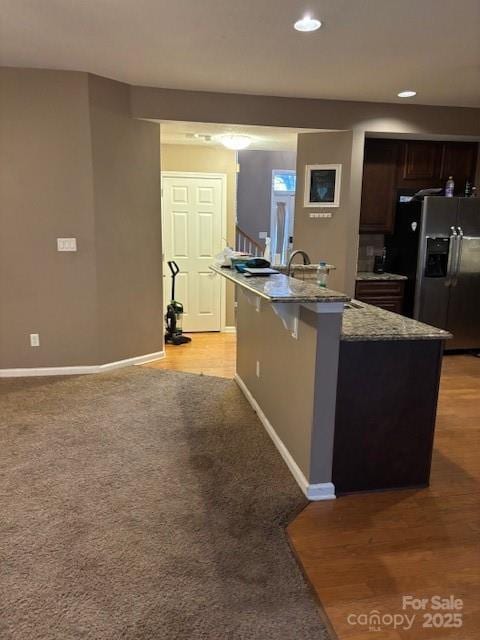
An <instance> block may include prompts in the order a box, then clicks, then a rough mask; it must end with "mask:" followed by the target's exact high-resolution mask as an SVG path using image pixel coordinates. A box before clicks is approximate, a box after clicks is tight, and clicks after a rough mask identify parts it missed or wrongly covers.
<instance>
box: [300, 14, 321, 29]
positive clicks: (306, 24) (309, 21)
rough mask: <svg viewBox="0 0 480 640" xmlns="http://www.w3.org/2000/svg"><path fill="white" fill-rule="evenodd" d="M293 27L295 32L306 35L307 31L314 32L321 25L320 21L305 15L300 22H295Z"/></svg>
mask: <svg viewBox="0 0 480 640" xmlns="http://www.w3.org/2000/svg"><path fill="white" fill-rule="evenodd" d="M293 26H294V28H295V29H296V30H297V31H302V32H304V33H306V32H308V31H316V30H317V29H320V27H321V26H322V23H321V22H320V20H317V19H316V18H312V17H311V16H309V15H306V16H304V17H303V18H302V19H301V20H297V21H296V22H295V24H294V25H293Z"/></svg>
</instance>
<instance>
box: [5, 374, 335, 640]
mask: <svg viewBox="0 0 480 640" xmlns="http://www.w3.org/2000/svg"><path fill="white" fill-rule="evenodd" d="M304 505H305V499H304V497H303V496H302V494H301V492H300V490H299V489H298V487H297V485H296V483H295V482H294V480H293V479H292V477H291V476H290V473H289V471H288V470H287V468H286V467H285V465H284V463H283V461H282V460H281V458H280V456H279V455H278V453H277V452H276V450H275V448H274V447H273V445H272V443H271V441H270V439H269V438H268V436H267V435H266V434H265V432H264V430H263V427H262V426H261V425H260V423H259V422H258V420H257V418H256V416H255V414H254V413H253V411H252V410H251V408H250V407H249V405H248V404H247V403H246V401H245V399H244V398H243V396H242V395H241V393H240V391H239V390H238V388H237V387H236V385H235V383H234V382H233V381H231V380H225V379H220V378H213V377H204V376H197V375H192V374H184V373H176V372H171V371H156V370H153V369H144V368H141V367H131V368H128V369H124V370H121V371H119V372H114V373H110V374H103V375H98V376H78V377H72V378H49V379H46V378H27V379H13V380H3V381H0V562H1V566H0V638H1V640H76V639H82V640H87V639H88V640H199V639H205V640H223V639H229V640H257V639H258V640H270V639H271V640H314V639H315V640H325V639H326V638H328V635H327V631H326V630H325V627H324V625H323V623H322V622H321V620H320V617H319V615H320V614H319V610H318V608H317V605H316V603H315V601H314V600H313V598H312V596H311V595H310V591H309V589H308V587H307V585H306V584H305V583H304V581H303V578H302V576H301V573H300V571H299V569H298V567H297V564H296V562H295V560H294V558H293V556H292V554H291V552H290V549H289V547H288V543H287V541H286V537H285V534H284V528H283V527H284V525H285V523H286V522H287V520H288V519H289V518H291V517H292V515H294V514H295V513H296V512H298V511H299V510H300V509H301V508H302V507H303V506H304Z"/></svg>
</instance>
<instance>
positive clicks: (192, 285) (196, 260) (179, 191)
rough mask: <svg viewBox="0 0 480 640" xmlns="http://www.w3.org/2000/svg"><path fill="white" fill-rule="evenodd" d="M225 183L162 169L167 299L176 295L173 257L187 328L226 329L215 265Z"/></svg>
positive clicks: (216, 176) (220, 243)
mask: <svg viewBox="0 0 480 640" xmlns="http://www.w3.org/2000/svg"><path fill="white" fill-rule="evenodd" d="M225 184H226V182H225V176H223V175H219V174H190V173H175V174H173V173H168V172H165V173H163V174H162V194H163V198H162V218H163V251H164V271H163V273H164V281H163V284H164V302H165V306H166V305H167V304H168V302H169V301H170V298H171V278H170V270H169V268H168V265H167V262H168V260H174V261H175V262H176V263H177V264H178V266H179V268H180V273H179V274H178V276H177V278H176V290H175V299H176V300H177V301H178V302H181V303H182V304H183V307H184V316H183V331H185V332H193V331H220V330H221V309H222V303H223V302H222V287H221V280H222V278H219V277H218V276H215V274H213V272H212V271H210V269H209V266H210V265H211V264H212V262H213V260H214V256H215V255H216V254H217V253H220V251H222V249H223V240H222V238H223V236H224V235H225V234H224V232H223V226H224V215H225V207H226V203H225V195H226V194H225Z"/></svg>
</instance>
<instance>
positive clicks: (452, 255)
mask: <svg viewBox="0 0 480 640" xmlns="http://www.w3.org/2000/svg"><path fill="white" fill-rule="evenodd" d="M450 231H451V234H450V243H449V246H448V263H447V278H446V280H445V286H446V287H450V286H451V284H452V277H453V275H454V274H455V266H456V257H457V230H456V229H455V227H450Z"/></svg>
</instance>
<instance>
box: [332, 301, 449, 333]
mask: <svg viewBox="0 0 480 640" xmlns="http://www.w3.org/2000/svg"><path fill="white" fill-rule="evenodd" d="M451 337H452V334H451V333H449V332H448V331H444V330H443V329H438V328H437V327H432V326H431V325H429V324H425V323H424V322H419V321H418V320H414V319H413V318H407V317H405V316H401V315H399V314H398V313H392V312H391V311H386V310H385V309H381V308H380V307H374V306H373V305H371V304H366V303H365V302H360V301H359V300H351V301H350V304H348V305H346V308H345V311H344V314H343V322H342V340H345V341H348V342H354V341H359V342H361V341H364V340H369V341H373V340H376V341H381V340H448V339H449V338H451Z"/></svg>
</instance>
